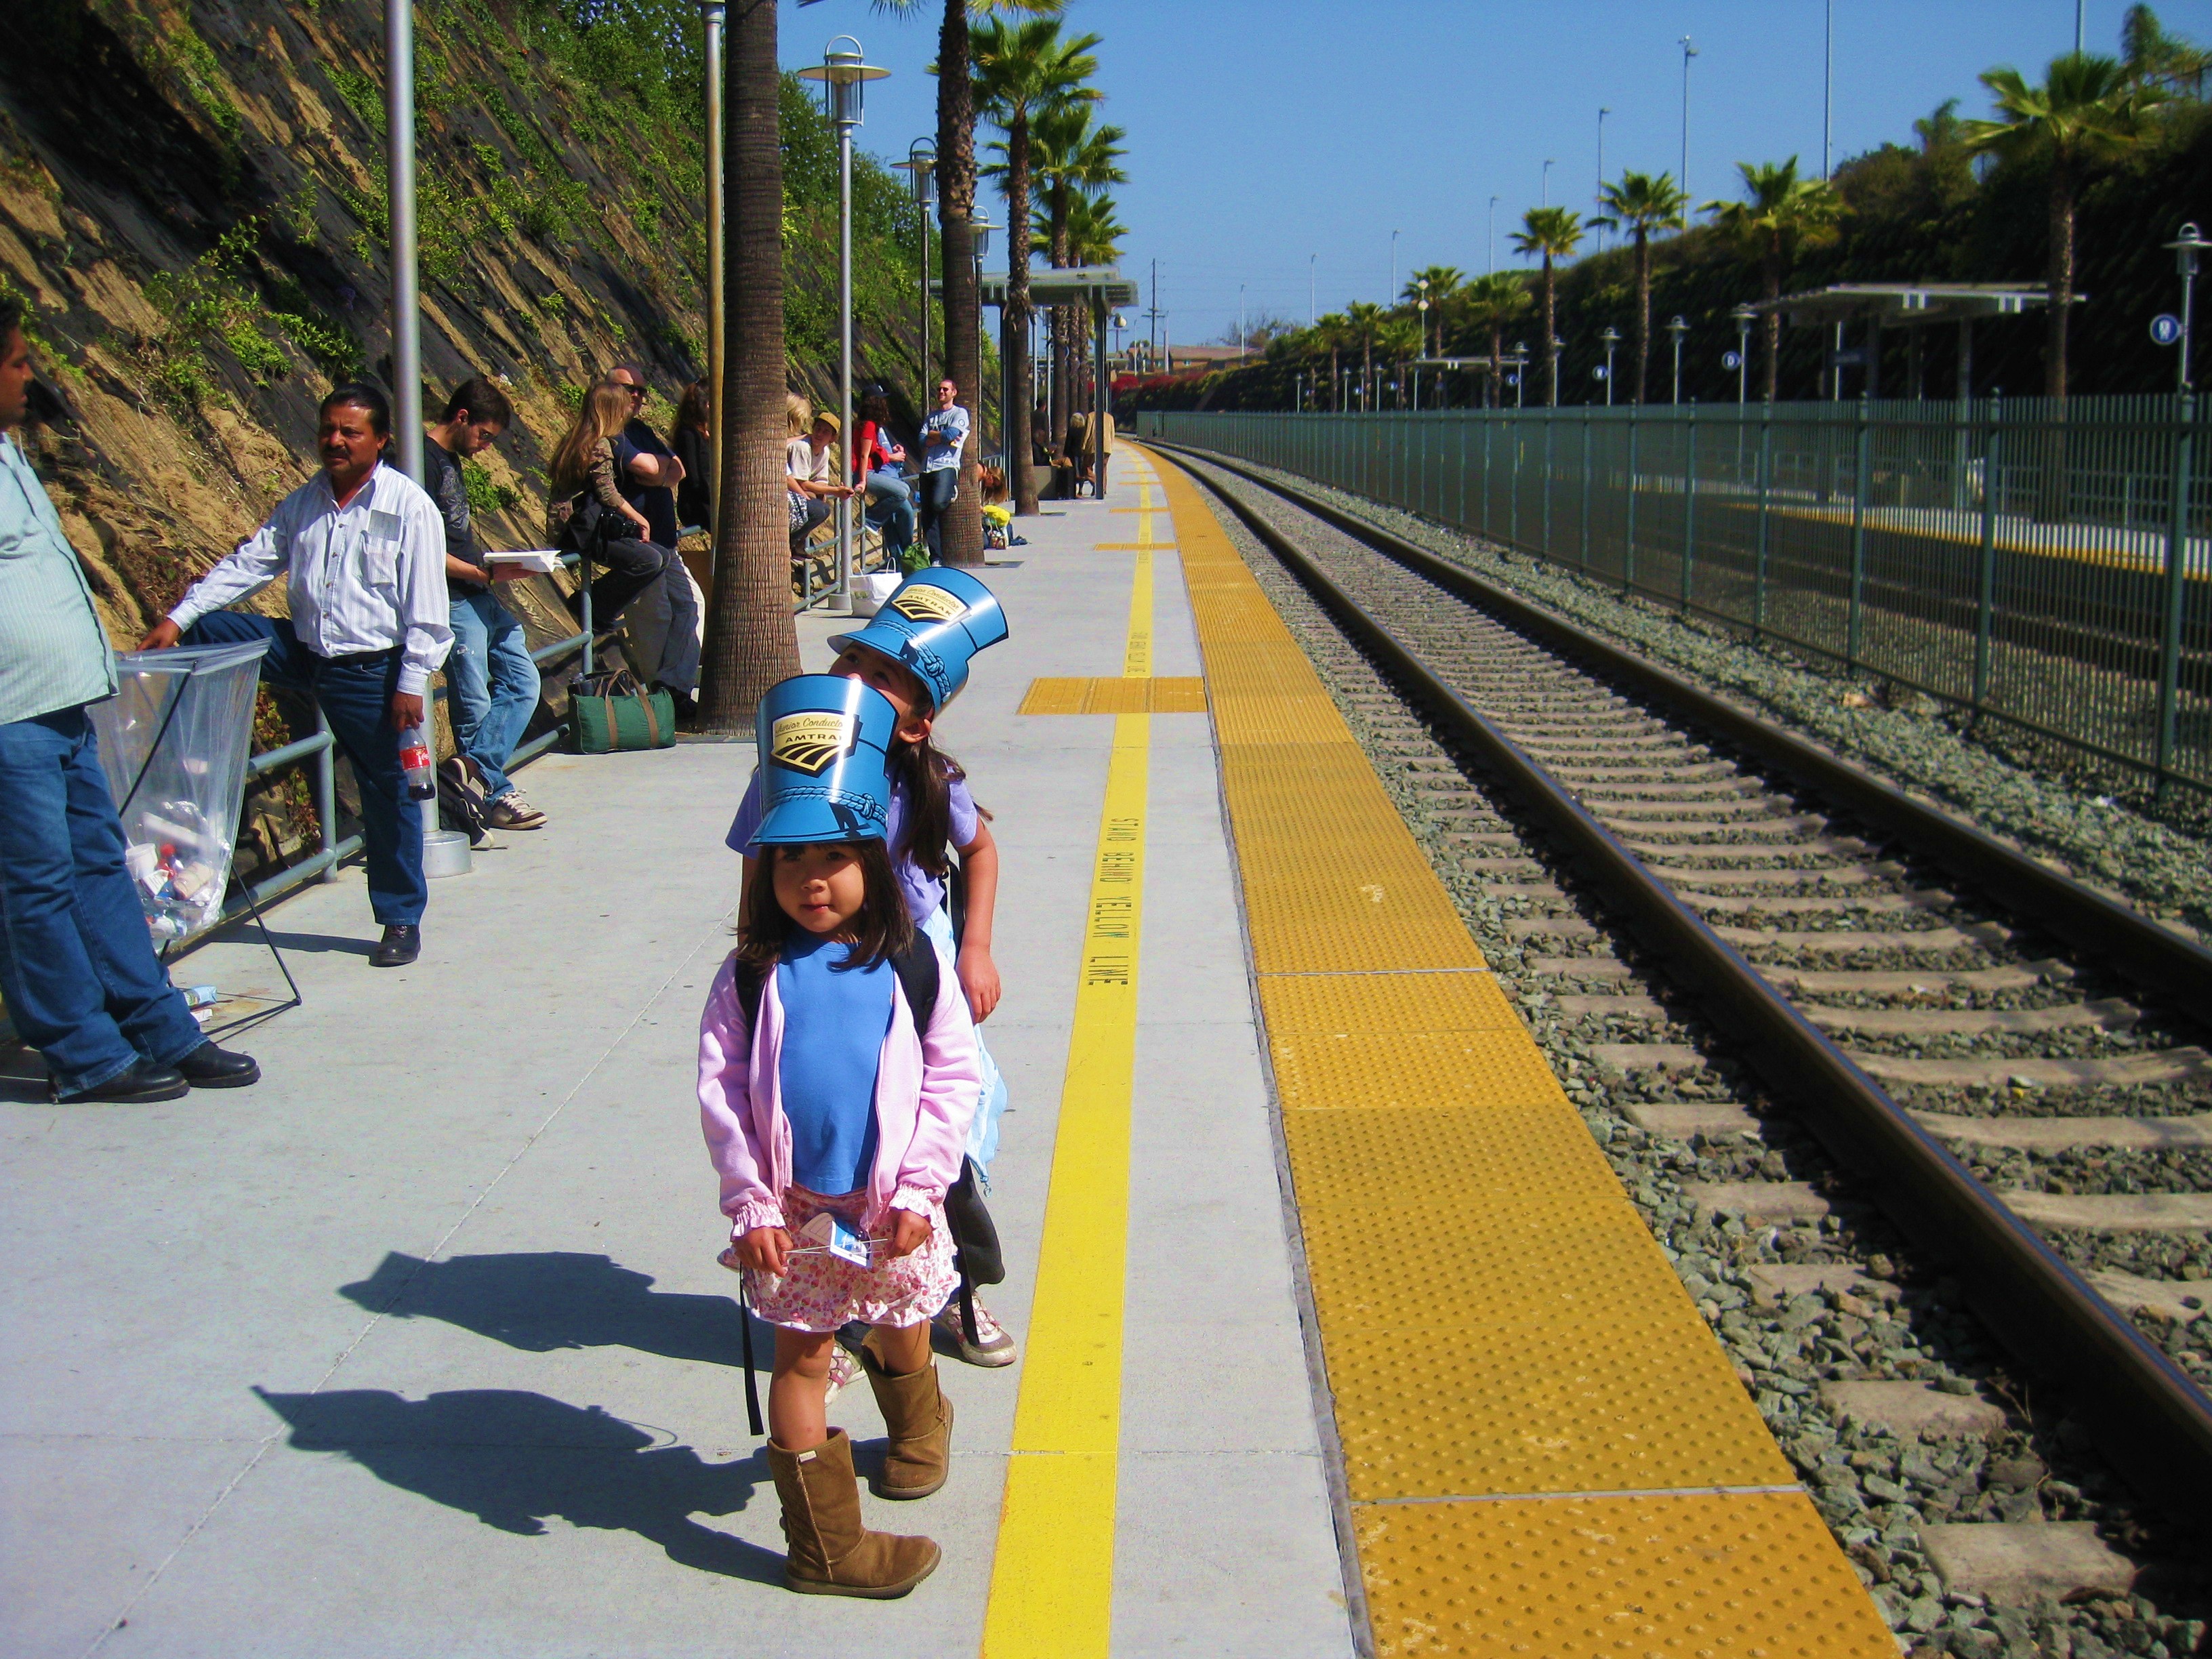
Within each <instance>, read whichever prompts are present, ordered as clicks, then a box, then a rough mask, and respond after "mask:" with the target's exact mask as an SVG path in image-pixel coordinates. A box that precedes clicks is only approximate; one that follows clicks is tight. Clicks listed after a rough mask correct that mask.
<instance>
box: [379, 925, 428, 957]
mask: <svg viewBox="0 0 2212 1659" xmlns="http://www.w3.org/2000/svg"><path fill="white" fill-rule="evenodd" d="M421 955H422V929H421V928H420V927H401V926H399V925H398V923H397V922H394V923H393V924H392V926H391V927H387V928H386V929H385V930H384V937H383V939H380V940H379V941H378V942H377V946H376V949H374V951H370V952H369V953H368V965H369V966H370V967H372V968H404V967H405V966H406V965H407V964H408V963H410V962H412V961H414V960H415V958H416V957H419V956H421Z"/></svg>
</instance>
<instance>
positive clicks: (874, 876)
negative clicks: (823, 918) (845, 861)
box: [738, 836, 914, 968]
mask: <svg viewBox="0 0 2212 1659" xmlns="http://www.w3.org/2000/svg"><path fill="white" fill-rule="evenodd" d="M839 844H840V845H842V846H843V847H845V848H847V849H848V851H850V852H851V853H852V854H853V856H854V858H856V859H858V860H860V879H861V882H862V884H863V885H864V887H865V888H866V894H867V896H866V898H864V899H863V900H862V901H861V902H860V914H859V915H855V916H854V918H853V921H852V927H851V929H850V931H851V933H852V935H853V943H852V946H851V948H850V949H849V950H848V951H846V953H845V960H844V962H843V963H842V964H841V966H842V967H844V968H869V967H872V966H874V965H875V964H876V963H879V962H888V961H890V959H891V958H892V957H896V956H900V955H902V954H903V953H904V952H906V951H908V950H910V949H912V948H913V945H914V922H913V921H912V920H911V919H910V918H909V917H908V915H907V913H906V895H905V894H904V893H902V892H901V891H900V890H899V884H898V877H897V876H896V873H894V872H893V871H892V869H891V859H890V853H889V851H887V850H886V849H885V848H884V843H883V839H882V837H880V836H871V837H870V838H869V839H867V840H866V841H855V842H842V843H839ZM801 850H802V849H801V848H799V847H785V846H773V847H763V848H761V855H760V857H759V858H758V859H757V860H755V861H754V864H753V879H752V885H751V886H750V887H749V888H747V889H746V890H745V920H744V925H743V926H742V927H739V928H738V961H740V962H748V963H757V964H758V965H759V966H761V967H763V968H767V967H773V966H774V965H775V960H776V958H777V957H780V956H781V955H782V954H783V947H784V946H785V945H787V944H789V943H790V942H791V936H792V935H793V933H803V932H804V931H805V929H803V928H801V927H799V924H798V923H797V922H795V921H793V920H792V919H791V918H790V916H788V915H786V914H785V912H784V908H783V907H782V906H781V904H778V903H777V902H775V866H777V865H778V864H780V863H781V862H782V861H783V860H785V859H787V858H788V857H790V856H791V855H792V854H794V853H797V852H799V851H801Z"/></svg>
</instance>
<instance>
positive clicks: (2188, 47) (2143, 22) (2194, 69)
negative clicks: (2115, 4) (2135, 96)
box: [2120, 5, 2212, 98]
mask: <svg viewBox="0 0 2212 1659" xmlns="http://www.w3.org/2000/svg"><path fill="white" fill-rule="evenodd" d="M2120 50H2121V51H2122V52H2125V53H2126V54H2127V64H2128V73H2129V74H2130V75H2132V76H2135V77H2136V79H2137V80H2139V81H2143V82H2149V83H2150V84H2152V85H2154V86H2159V87H2162V88H2165V89H2166V91H2168V92H2170V93H2172V94H2175V95H2176V96H2177V97H2179V96H2187V97H2191V98H2202V97H2203V95H2204V77H2205V76H2206V75H2207V74H2212V52H2207V51H2205V50H2204V48H2203V47H2202V46H2198V45H2197V44H2196V43H2195V42H2194V41H2191V40H2184V39H2183V38H2182V37H2181V36H2179V35H2178V34H2168V33H2166V27H2165V26H2164V25H2163V24H2161V23H2160V21H2158V14H2157V13H2156V12H2154V11H2153V10H2152V9H2150V8H2149V7H2148V6H2145V5H2134V6H2130V7H2129V8H2128V9H2127V13H2126V15H2124V16H2123V17H2122V18H2121V19H2120Z"/></svg>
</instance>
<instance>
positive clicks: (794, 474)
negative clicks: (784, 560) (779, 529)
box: [783, 413, 860, 559]
mask: <svg viewBox="0 0 2212 1659" xmlns="http://www.w3.org/2000/svg"><path fill="white" fill-rule="evenodd" d="M838 431H839V428H838V425H837V417H836V416H835V415H830V414H826V413H825V414H821V415H817V416H815V417H814V427H813V429H812V430H811V431H810V432H809V433H808V434H807V435H805V437H804V438H793V440H792V441H790V442H789V443H787V444H786V445H785V446H784V449H783V471H784V486H785V488H786V489H789V490H790V491H791V493H792V495H793V496H794V497H796V498H797V501H795V502H794V507H797V506H798V505H799V504H801V503H803V504H804V507H805V512H804V514H803V516H802V514H801V513H799V512H797V511H794V512H793V514H792V520H791V556H792V557H793V558H794V559H795V558H798V557H799V556H801V555H802V554H804V553H805V551H806V538H808V537H809V536H811V535H812V534H813V533H814V526H817V525H818V524H820V523H821V522H822V521H823V520H824V519H826V518H828V517H829V504H830V503H831V502H832V501H838V500H841V499H843V498H846V497H848V496H853V495H859V494H860V491H859V490H857V489H847V488H846V487H845V486H843V485H842V484H840V483H838V482H837V465H836V461H835V459H833V457H832V453H831V452H832V451H833V450H835V448H836V444H837V434H838Z"/></svg>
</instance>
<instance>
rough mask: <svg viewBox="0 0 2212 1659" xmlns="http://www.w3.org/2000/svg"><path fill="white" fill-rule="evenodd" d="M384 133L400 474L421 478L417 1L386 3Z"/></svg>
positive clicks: (393, 369) (386, 0) (393, 385)
mask: <svg viewBox="0 0 2212 1659" xmlns="http://www.w3.org/2000/svg"><path fill="white" fill-rule="evenodd" d="M384 130H385V136H386V146H385V147H386V156H385V162H386V169H387V170H388V171H389V173H391V177H392V189H391V198H392V223H391V238H390V240H391V244H392V404H393V419H395V420H396V421H398V423H399V432H398V438H399V470H400V471H402V472H404V473H405V474H406V475H407V476H408V477H410V478H416V479H420V478H421V477H422V294H421V292H420V291H419V290H418V289H416V284H415V0H385V5H384Z"/></svg>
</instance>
